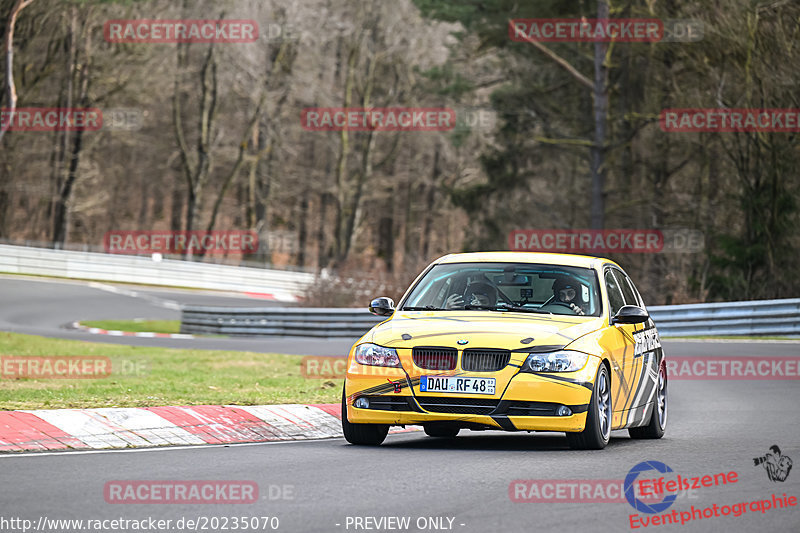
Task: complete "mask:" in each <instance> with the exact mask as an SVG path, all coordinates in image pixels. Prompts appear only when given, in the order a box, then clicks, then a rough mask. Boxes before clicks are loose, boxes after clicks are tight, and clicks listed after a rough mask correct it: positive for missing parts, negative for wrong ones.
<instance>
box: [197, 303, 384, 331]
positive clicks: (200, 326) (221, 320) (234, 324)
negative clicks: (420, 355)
mask: <svg viewBox="0 0 800 533" xmlns="http://www.w3.org/2000/svg"><path fill="white" fill-rule="evenodd" d="M381 320H383V319H381V318H380V317H377V316H375V315H372V314H370V313H369V311H367V310H366V309H325V308H317V309H313V308H297V307H284V308H276V307H260V308H256V307H244V308H239V307H201V306H185V307H184V308H183V311H182V313H181V333H195V334H197V333H201V334H202V333H205V334H216V335H270V336H300V337H360V336H362V335H363V334H364V333H366V332H367V331H368V330H369V329H370V328H371V327H372V326H374V325H375V324H377V323H378V322H381Z"/></svg>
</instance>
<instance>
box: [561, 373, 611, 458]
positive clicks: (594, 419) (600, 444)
mask: <svg viewBox="0 0 800 533" xmlns="http://www.w3.org/2000/svg"><path fill="white" fill-rule="evenodd" d="M610 438H611V379H610V378H609V376H608V369H607V368H606V365H605V364H603V363H600V368H598V369H597V376H595V379H594V390H593V391H592V398H591V400H589V411H588V413H587V415H586V427H585V428H584V429H583V431H581V432H580V433H567V442H568V443H569V447H570V448H572V449H574V450H602V449H603V448H605V447H606V445H607V444H608V441H609V439H610Z"/></svg>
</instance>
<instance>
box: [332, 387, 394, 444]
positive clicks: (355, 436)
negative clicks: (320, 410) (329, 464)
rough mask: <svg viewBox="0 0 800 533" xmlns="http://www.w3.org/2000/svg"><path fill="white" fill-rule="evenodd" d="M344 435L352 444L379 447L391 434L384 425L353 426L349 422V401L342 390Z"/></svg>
mask: <svg viewBox="0 0 800 533" xmlns="http://www.w3.org/2000/svg"><path fill="white" fill-rule="evenodd" d="M342 433H344V438H345V440H347V442H349V443H350V444H358V445H361V446H378V445H380V443H382V442H383V441H384V440H385V439H386V435H388V434H389V426H388V425H384V424H352V423H351V422H350V421H349V420H347V401H345V396H344V389H342Z"/></svg>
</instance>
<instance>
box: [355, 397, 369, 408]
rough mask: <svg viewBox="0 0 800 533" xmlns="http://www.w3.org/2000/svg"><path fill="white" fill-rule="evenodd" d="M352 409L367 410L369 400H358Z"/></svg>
mask: <svg viewBox="0 0 800 533" xmlns="http://www.w3.org/2000/svg"><path fill="white" fill-rule="evenodd" d="M353 406H354V407H358V408H359V409H369V400H367V399H366V398H358V399H357V400H356V401H355V402H354V403H353Z"/></svg>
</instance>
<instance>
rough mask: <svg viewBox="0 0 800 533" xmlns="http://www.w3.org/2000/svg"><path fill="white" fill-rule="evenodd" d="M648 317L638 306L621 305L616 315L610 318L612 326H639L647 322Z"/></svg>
mask: <svg viewBox="0 0 800 533" xmlns="http://www.w3.org/2000/svg"><path fill="white" fill-rule="evenodd" d="M649 318H650V315H648V314H647V311H645V310H644V309H642V308H641V307H639V306H638V305H623V306H622V307H620V309H619V311H617V314H616V315H614V316H612V317H611V323H612V324H641V323H643V322H647V320H648V319H649Z"/></svg>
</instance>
